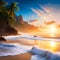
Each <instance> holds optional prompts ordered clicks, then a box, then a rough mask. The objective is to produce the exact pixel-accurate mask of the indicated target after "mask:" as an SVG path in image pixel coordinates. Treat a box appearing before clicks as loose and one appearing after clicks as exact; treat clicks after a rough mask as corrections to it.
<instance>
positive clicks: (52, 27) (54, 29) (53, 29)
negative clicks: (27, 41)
mask: <svg viewBox="0 0 60 60" xmlns="http://www.w3.org/2000/svg"><path fill="white" fill-rule="evenodd" d="M47 32H48V33H49V34H50V36H51V37H55V34H56V32H57V27H56V25H55V24H52V25H49V26H48V27H47Z"/></svg>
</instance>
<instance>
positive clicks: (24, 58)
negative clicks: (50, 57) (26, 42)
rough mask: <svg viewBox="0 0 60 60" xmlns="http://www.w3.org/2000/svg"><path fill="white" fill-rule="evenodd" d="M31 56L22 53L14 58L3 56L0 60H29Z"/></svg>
mask: <svg viewBox="0 0 60 60" xmlns="http://www.w3.org/2000/svg"><path fill="white" fill-rule="evenodd" d="M31 56H32V54H31V53H23V54H19V55H15V56H3V57H0V60H30V59H31Z"/></svg>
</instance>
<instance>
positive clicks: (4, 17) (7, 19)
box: [0, 0, 19, 34]
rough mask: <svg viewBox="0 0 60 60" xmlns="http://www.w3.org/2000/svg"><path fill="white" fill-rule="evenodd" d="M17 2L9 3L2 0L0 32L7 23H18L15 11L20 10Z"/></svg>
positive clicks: (0, 6) (0, 3)
mask: <svg viewBox="0 0 60 60" xmlns="http://www.w3.org/2000/svg"><path fill="white" fill-rule="evenodd" d="M17 4H18V3H17V2H13V3H11V4H10V5H8V3H6V2H4V1H3V0H0V32H2V31H3V29H4V28H5V27H6V26H7V25H11V26H13V25H16V24H17V23H16V20H15V12H16V11H18V10H19V7H18V6H17ZM1 22H2V23H1ZM2 26H3V27H2ZM1 27H2V28H1ZM1 34H2V33H1Z"/></svg>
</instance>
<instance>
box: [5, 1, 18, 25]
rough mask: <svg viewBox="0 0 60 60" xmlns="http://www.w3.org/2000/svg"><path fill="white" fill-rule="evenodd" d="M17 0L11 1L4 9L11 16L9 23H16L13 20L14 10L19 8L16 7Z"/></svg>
mask: <svg viewBox="0 0 60 60" xmlns="http://www.w3.org/2000/svg"><path fill="white" fill-rule="evenodd" d="M17 4H18V3H17V2H13V3H11V5H10V6H7V7H6V9H7V11H8V15H9V17H11V18H12V19H10V20H9V23H10V24H11V25H13V24H14V23H15V24H16V20H15V16H16V15H15V12H17V11H18V10H19V7H17Z"/></svg>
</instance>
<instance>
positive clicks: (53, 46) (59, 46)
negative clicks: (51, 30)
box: [35, 40, 60, 52]
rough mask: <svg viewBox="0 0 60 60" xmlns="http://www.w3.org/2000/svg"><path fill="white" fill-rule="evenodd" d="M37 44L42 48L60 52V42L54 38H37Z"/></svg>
mask: <svg viewBox="0 0 60 60" xmlns="http://www.w3.org/2000/svg"><path fill="white" fill-rule="evenodd" d="M35 44H36V45H37V46H38V47H39V48H42V49H45V50H49V51H52V52H57V51H59V52H60V42H59V41H52V40H35Z"/></svg>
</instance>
